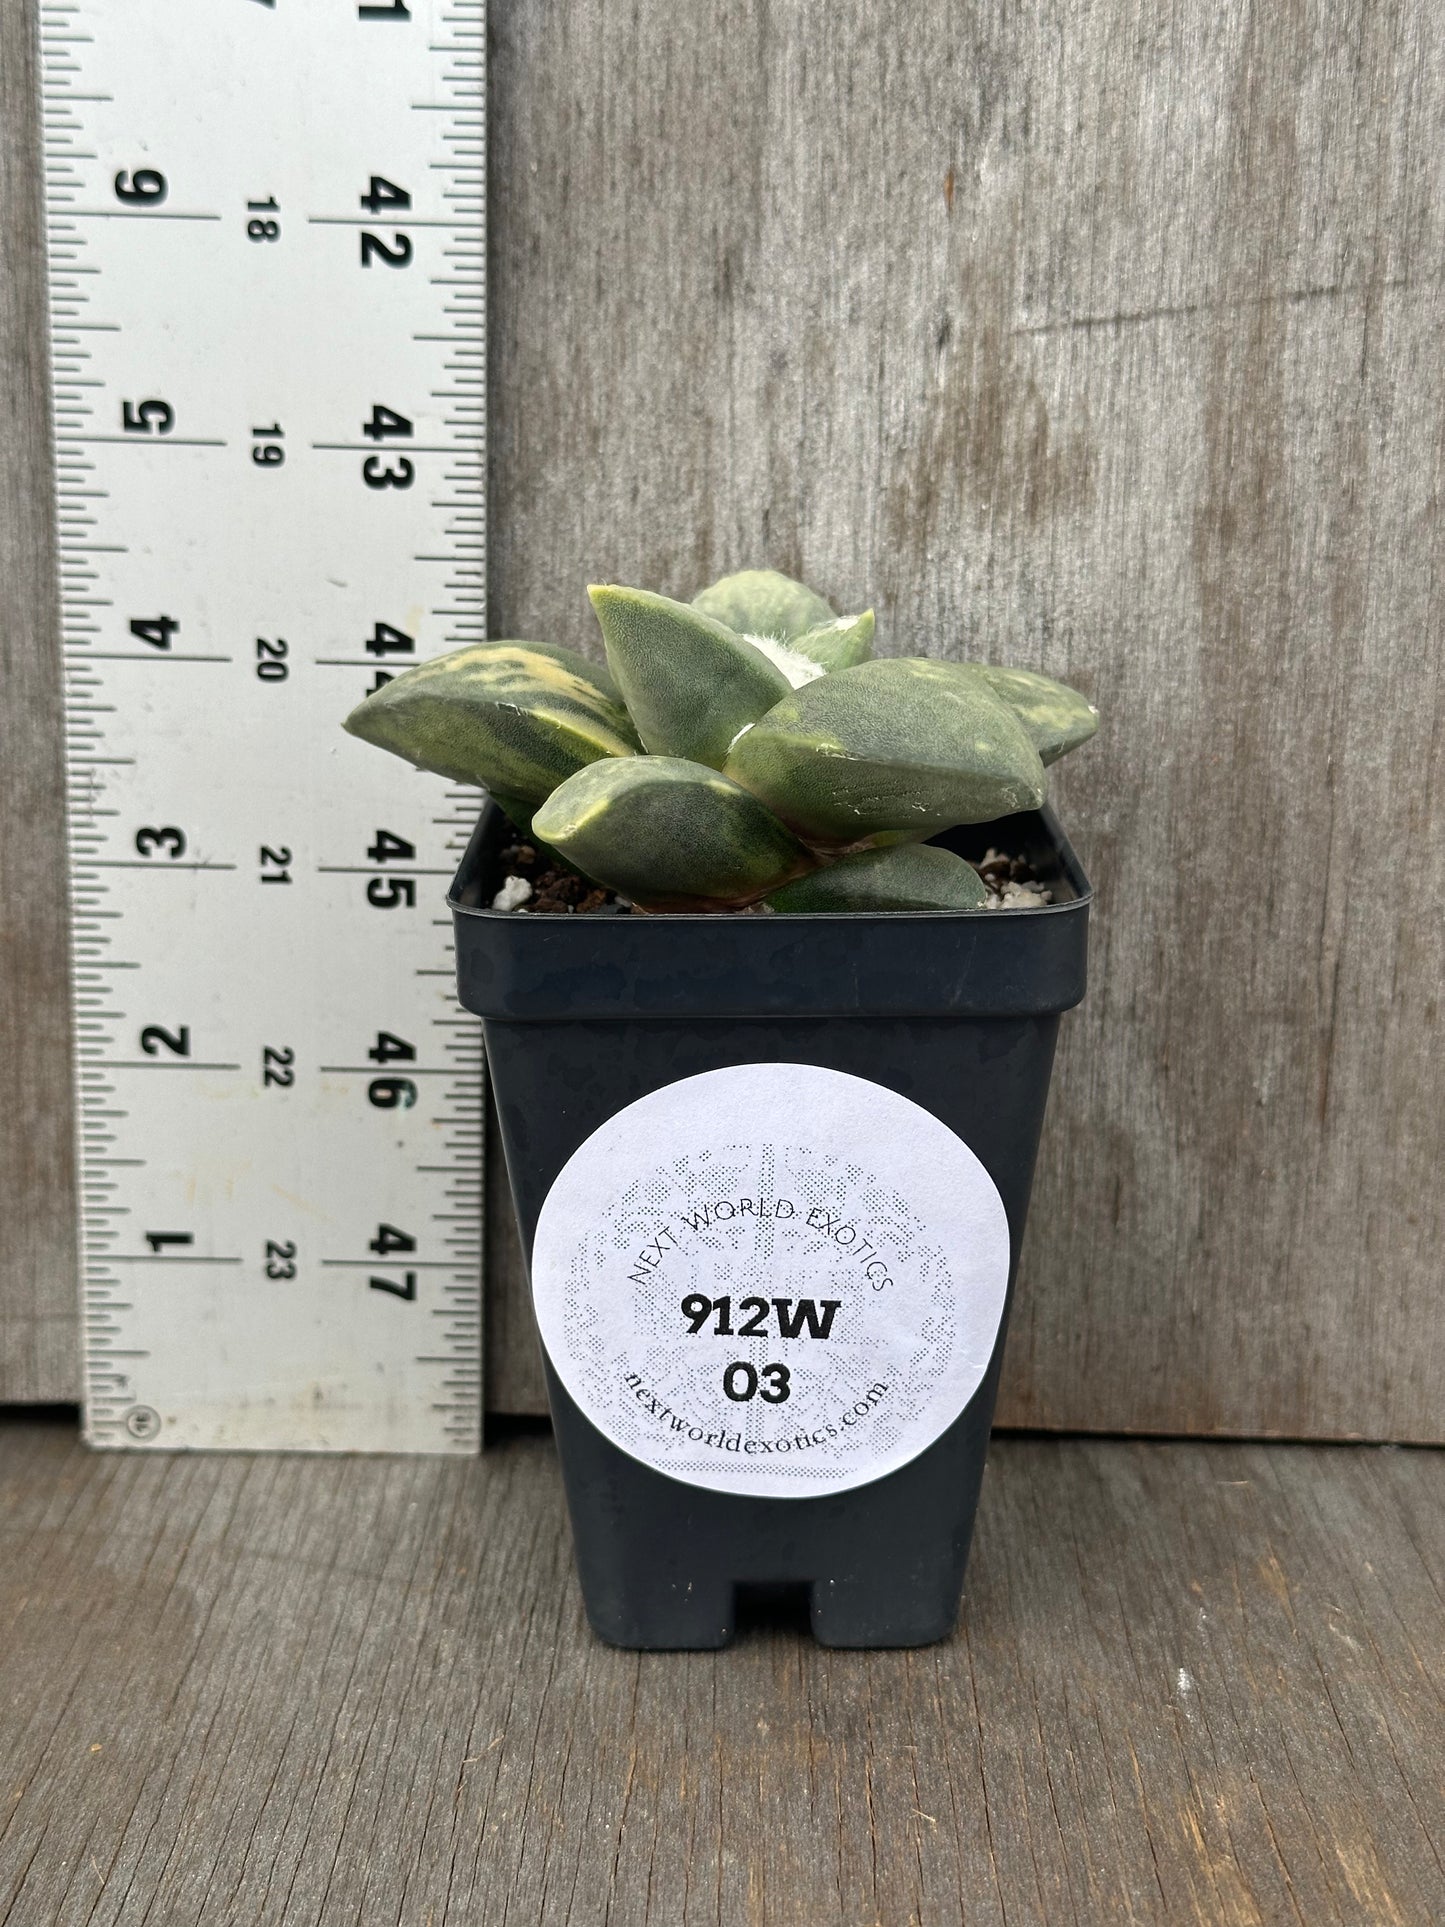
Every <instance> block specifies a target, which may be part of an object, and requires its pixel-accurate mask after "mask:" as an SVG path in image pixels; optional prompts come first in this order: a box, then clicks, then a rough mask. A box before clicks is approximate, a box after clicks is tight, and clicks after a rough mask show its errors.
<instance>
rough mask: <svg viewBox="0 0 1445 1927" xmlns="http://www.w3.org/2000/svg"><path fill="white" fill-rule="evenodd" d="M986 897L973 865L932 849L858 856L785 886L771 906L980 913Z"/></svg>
mask: <svg viewBox="0 0 1445 1927" xmlns="http://www.w3.org/2000/svg"><path fill="white" fill-rule="evenodd" d="M987 900H988V891H987V890H986V889H985V888H984V886H983V884H982V883H981V882H980V880H979V876H978V872H977V871H976V870H975V869H974V868H973V866H972V865H971V864H968V863H965V862H964V860H963V858H962V857H961V856H955V855H954V854H953V852H952V850H939V849H935V847H934V846H933V845H932V844H931V843H899V844H895V845H894V846H893V848H891V849H885V850H859V851H858V852H857V853H856V855H853V856H844V857H839V859H838V861H837V862H836V863H829V864H825V865H824V867H823V868H822V869H820V870H813V871H810V872H809V874H808V875H807V876H802V877H799V878H797V880H796V881H795V882H793V883H785V884H784V885H783V887H782V889H781V890H774V891H773V892H772V893H771V894H770V895H769V897H768V898H767V902H768V904H769V905H770V907H771V908H772V909H774V910H787V911H790V912H792V911H799V910H806V911H821V912H829V911H831V912H834V913H837V912H840V911H846V910H977V909H979V908H980V906H981V905H982V904H984V903H985V902H986V901H987Z"/></svg>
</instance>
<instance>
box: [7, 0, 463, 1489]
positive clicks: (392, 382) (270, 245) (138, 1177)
mask: <svg viewBox="0 0 1445 1927" xmlns="http://www.w3.org/2000/svg"><path fill="white" fill-rule="evenodd" d="M40 13H41V38H42V79H43V112H44V145H45V165H46V180H47V236H48V249H49V265H50V299H51V341H52V363H53V378H54V408H55V446H56V462H57V471H58V500H59V510H58V513H59V546H60V572H61V597H62V627H63V640H64V651H65V671H66V675H65V687H66V732H67V759H68V780H69V828H70V856H71V891H72V912H73V914H72V925H73V958H72V962H73V983H74V1008H75V1035H76V1050H77V1080H78V1118H79V1133H80V1182H81V1191H82V1227H81V1231H82V1252H83V1281H82V1284H83V1294H84V1332H85V1374H86V1430H87V1436H88V1437H89V1439H90V1441H91V1443H92V1444H95V1445H101V1446H138V1447H172V1446H189V1447H198V1448H206V1447H210V1448H244V1449H294V1450H315V1451H352V1452H356V1451H365V1452H453V1453H456V1452H472V1451H475V1450H476V1449H477V1447H478V1443H479V1430H480V1400H481V1386H480V1373H481V1337H480V1334H481V1316H480V1265H481V1228H482V1220H481V1212H482V1197H481V1168H482V1167H481V1151H482V1131H483V1119H484V1108H483V1072H482V1064H481V1043H480V1035H479V1027H478V1026H477V1025H476V1023H475V1022H474V1020H472V1019H470V1018H467V1017H465V1016H464V1015H463V1014H462V1013H461V1012H460V1011H459V1010H458V1008H457V1007H456V1004H455V1001H454V996H453V971H452V959H451V942H450V931H449V920H448V916H447V911H446V906H445V901H444V896H445V889H446V884H447V880H448V878H449V877H450V875H451V873H452V871H453V870H454V868H455V866H456V862H457V859H458V855H459V853H460V852H461V850H462V849H463V847H464V845H465V842H466V838H467V835H468V832H469V830H470V828H471V826H472V823H473V821H474V819H475V815H476V811H477V794H476V792H475V791H463V790H455V791H449V790H447V789H445V788H443V787H442V786H440V785H439V784H438V783H437V782H436V780H435V779H428V778H423V777H420V776H417V775H415V774H414V773H412V772H409V771H407V770H406V769H405V768H404V767H403V766H402V765H401V764H399V763H395V762H393V761H392V760H391V759H390V758H387V757H382V756H379V755H377V754H376V752H375V751H374V750H370V749H368V748H366V747H365V746H364V745H362V744H360V743H357V742H355V741H354V740H353V739H351V738H349V737H346V736H344V735H343V734H342V732H341V730H340V726H339V725H340V721H341V718H342V716H343V715H344V714H345V712H346V711H347V710H348V709H349V708H350V707H351V706H352V705H353V704H354V703H355V702H357V701H359V700H360V698H361V697H362V696H363V695H365V694H366V693H367V692H368V691H369V690H371V689H372V688H374V687H377V686H379V684H378V679H379V678H385V677H387V676H389V675H390V674H393V673H395V672H396V670H397V669H399V668H404V667H406V666H407V665H408V664H409V663H411V662H414V661H417V660H420V659H422V658H424V657H426V656H429V655H434V654H436V653H438V652H440V651H441V650H444V649H448V648H454V647H456V646H458V645H460V644H462V643H465V642H468V641H475V640H478V639H480V638H481V637H482V636H483V635H484V634H485V615H486V610H485V561H486V559H485V528H486V519H485V501H484V473H485V447H484V433H485V428H484V423H485V394H486V389H485V303H486V283H485V276H486V256H485V238H484V236H485V226H484V213H485V173H484V162H485V58H486V56H485V0H406V3H405V4H403V0H385V3H383V4H375V5H358V4H357V3H356V0H224V4H217V5H215V6H209V7H198V6H177V5H175V4H174V0H125V4H124V5H117V4H115V0H44V3H43V4H42V5H41V8H40Z"/></svg>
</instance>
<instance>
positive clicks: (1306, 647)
mask: <svg viewBox="0 0 1445 1927" xmlns="http://www.w3.org/2000/svg"><path fill="white" fill-rule="evenodd" d="M493 15H494V18H493V23H492V33H493V43H494V44H493V67H492V110H493V116H494V122H493V125H494V136H493V174H492V179H493V189H492V221H493V228H492V248H491V258H492V266H493V271H494V276H495V283H494V301H493V326H494V353H493V362H492V432H493V449H494V456H493V465H492V482H493V503H492V511H493V512H492V536H493V544H494V548H493V555H494V575H493V585H492V619H493V626H494V629H495V631H496V632H497V633H507V634H520V635H530V636H541V637H544V638H552V639H555V640H558V641H565V642H573V643H582V644H584V645H587V646H590V645H591V637H590V634H589V623H590V620H591V618H590V616H589V615H588V613H587V610H586V606H585V602H584V599H583V596H582V585H583V583H584V582H585V581H586V580H588V579H589V578H593V577H597V576H613V577H619V578H622V579H628V580H641V581H645V582H648V583H652V584H655V585H656V586H658V587H661V588H664V589H668V590H671V591H674V592H677V593H683V594H686V593H690V592H691V591H692V590H693V589H694V588H695V587H696V586H697V585H698V584H699V583H700V582H702V581H703V580H705V579H706V578H708V577H709V576H710V575H712V574H715V573H718V572H720V571H722V570H723V569H726V568H730V567H735V566H738V565H740V564H744V563H748V562H753V561H768V562H771V563H774V564H776V565H778V566H780V567H782V568H785V569H788V570H791V571H795V572H798V573H802V574H805V575H807V576H808V577H809V578H810V579H812V580H814V581H816V582H817V583H818V584H819V585H820V586H822V587H823V588H825V589H826V590H828V591H829V592H830V593H831V594H833V595H834V597H835V598H836V599H837V600H838V601H839V603H840V605H848V606H853V605H856V604H859V603H861V602H863V601H865V600H868V601H872V602H873V603H874V604H875V605H876V606H877V609H878V612H879V618H880V630H881V634H882V637H883V647H884V648H885V649H886V650H889V651H894V652H901V651H917V650H926V651H929V652H933V653H943V654H961V655H979V654H983V653H985V652H987V653H988V654H990V655H998V656H1002V657H1007V658H1010V659H1012V660H1015V661H1018V662H1021V663H1026V664H1031V665H1035V666H1038V667H1041V668H1043V669H1046V670H1049V671H1051V672H1053V673H1055V674H1059V675H1063V676H1065V677H1067V678H1069V679H1070V680H1072V681H1075V682H1076V683H1078V684H1079V685H1080V686H1081V687H1083V688H1084V689H1086V690H1087V691H1088V692H1089V693H1090V694H1091V695H1093V696H1094V697H1095V698H1096V699H1097V700H1098V702H1099V703H1100V705H1101V707H1102V708H1103V711H1104V716H1105V724H1104V728H1103V731H1102V732H1101V735H1100V737H1099V739H1098V741H1097V742H1096V743H1095V744H1094V745H1093V746H1092V747H1091V748H1090V749H1089V750H1088V751H1087V752H1085V754H1084V755H1083V756H1081V757H1080V758H1079V759H1078V766H1077V768H1072V767H1069V768H1066V770H1065V771H1064V773H1063V775H1062V776H1061V779H1060V782H1059V785H1058V793H1059V798H1060V802H1061V805H1062V808H1063V811H1064V814H1065V816H1066V818H1067V820H1068V822H1069V824H1070V826H1071V827H1072V829H1073V830H1074V832H1075V835H1076V839H1077V841H1078V843H1079V845H1080V848H1081V850H1082V851H1083V853H1084V856H1085V859H1086V861H1087V863H1088V864H1089V865H1090V867H1091V868H1092V871H1093V874H1094V877H1095V880H1096V882H1097V884H1098V886H1099V909H1098V917H1097V924H1096V932H1097V934H1096V942H1095V949H1094V988H1093V991H1092V993H1091V996H1090V998H1089V1001H1088V1003H1087V1004H1086V1005H1085V1007H1084V1008H1083V1010H1082V1011H1081V1012H1079V1013H1078V1014H1077V1015H1075V1016H1074V1017H1073V1018H1071V1019H1070V1020H1068V1022H1067V1024H1066V1028H1065V1036H1064V1042H1063V1047H1062V1051H1061V1059H1060V1064H1059V1071H1058V1077H1057V1082H1056V1089H1055V1096H1054V1100H1053V1103H1052V1107H1051V1113H1050V1118H1049V1122H1048V1126H1047V1127H1046V1133H1045V1145H1044V1151H1043V1160H1042V1164H1041V1168H1040V1174H1039V1181H1038V1187H1037V1191H1036V1198H1035V1208H1034V1218H1033V1228H1032V1231H1031V1234H1030V1240H1029V1246H1028V1249H1027V1252H1026V1254H1025V1261H1024V1267H1023V1274H1022V1283H1021V1291H1020V1296H1019V1303H1018V1309H1017V1312H1016V1317H1015V1325H1014V1331H1013V1336H1012V1340H1011V1358H1010V1369H1009V1376H1008V1383H1007V1388H1006V1392H1005V1396H1004V1400H1003V1404H1002V1411H1001V1416H1002V1417H1003V1418H1004V1419H1005V1420H1006V1421H1009V1422H1013V1423H1022V1424H1028V1425H1047V1426H1079V1427H1107V1428H1138V1429H1144V1430H1162V1431H1176V1430H1177V1431H1200V1432H1211V1431H1217V1432H1237V1433H1252V1434H1253V1433H1257V1434H1286V1435H1301V1436H1337V1435H1363V1436H1367V1437H1387V1436H1393V1437H1398V1438H1419V1439H1423V1438H1434V1439H1439V1438H1441V1437H1445V1407H1442V1400H1441V1396H1440V1391H1439V1387H1440V1384H1441V1383H1442V1381H1445V1294H1442V1293H1441V1292H1440V1289H1439V1286H1440V1276H1441V1260H1440V1252H1441V1249H1442V1232H1445V1223H1442V1205H1441V1187H1440V1185H1439V1183H1438V1155H1439V1152H1438V1140H1439V1136H1440V1122H1441V1119H1440V1099H1439V1091H1440V1089H1441V1081H1442V1080H1441V1070H1442V1066H1441V1044H1440V1021H1439V1007H1438V1000H1439V993H1440V986H1441V982H1442V977H1445V927H1442V919H1441V915H1440V904H1441V900H1442V889H1445V838H1442V836H1441V834H1440V796H1441V790H1442V769H1441V758H1442V731H1441V724H1440V718H1441V700H1440V697H1441V689H1440V683H1441V676H1442V670H1441V659H1442V640H1445V637H1442V628H1445V624H1442V599H1445V586H1442V585H1445V567H1442V562H1445V552H1442V536H1441V517H1440V489H1441V479H1442V467H1445V436H1442V426H1445V361H1442V353H1441V345H1440V327H1439V305H1440V296H1441V290H1442V277H1445V20H1442V16H1441V14H1440V11H1439V9H1438V8H1435V7H1433V6H1431V5H1430V4H1429V3H1428V0H1395V3H1394V4H1389V3H1382V4H1374V5H1368V6H1367V5H1365V4H1363V3H1362V0H1353V4H1337V3H1336V0H1331V3H1330V4H1325V0H1314V3H1313V4H1306V3H1305V0H1294V4H1291V5H1288V6H1286V7H1283V8H1279V7H1276V8H1264V9H1261V8H1258V7H1255V6H1251V5H1248V4H1246V3H1245V0H1220V3H1218V4H1216V3H1215V0H1210V4H1205V0H1175V4H1173V5H1164V6H1162V7H1161V6H1158V5H1153V4H1144V0H1098V4H1095V5H1091V6H1068V7H1066V6H1063V5H1061V4H1059V0H1035V4H1033V5H1024V6H1019V7H1013V8H1007V9H999V8H983V7H972V6H959V5H956V4H953V0H912V4H910V5H909V6H907V7H904V8H891V9H879V8H877V7H873V6H861V5H860V6H849V5H843V6H840V5H837V4H833V3H829V0H809V3H808V4H800V5H797V6H794V7H789V8H776V7H768V6H765V5H763V4H762V3H761V0H716V3H715V4H713V5H711V6H709V7H707V8H702V9H693V8H677V7H675V6H669V5H666V4H664V3H663V0H637V4H635V5H633V6H631V7H627V8H611V7H604V6H603V5H601V4H600V0H566V4H563V0H545V3H544V0H510V4H507V5H499V6H497V7H495V8H494V9H493ZM0 19H3V31H4V43H3V55H4V70H5V87H6V95H5V103H4V104H5V108H6V113H5V123H4V134H3V139H4V143H5V156H6V158H5V163H4V172H3V187H4V191H5V196H6V201H5V207H4V210H3V216H0V219H3V226H0V233H3V237H4V243H5V246H6V249H7V254H8V256H9V260H8V264H7V265H8V272H7V276H6V288H5V292H4V296H3V302H4V306H3V310H0V319H3V325H4V329H5V336H4V341H3V350H4V354H3V360H4V372H3V380H4V382H5V398H6V405H7V408H8V410H9V411H10V412H9V414H8V416H7V420H8V421H9V424H10V427H11V458H10V460H9V462H8V463H7V464H6V469H5V473H4V474H3V478H0V513H3V516H4V529H3V533H0V540H3V542H4V545H5V546H4V550H3V557H4V560H5V562H6V570H5V574H6V591H5V592H6V597H7V600H6V604H5V610H6V627H5V634H4V637H3V648H4V652H5V653H4V665H5V672H6V676H7V685H6V695H5V700H6V704H7V712H6V713H7V731H8V732H10V733H13V735H14V737H15V738H16V739H17V745H16V747H15V748H13V749H12V750H11V751H10V752H9V753H8V754H7V758H6V765H5V774H4V779H3V780H4V783H5V785H6V787H5V791H4V796H3V806H4V808H5V811H6V821H7V823H10V824H15V823H23V824H24V826H25V834H24V835H23V836H17V835H16V834H14V833H11V834H8V835H7V836H6V837H5V838H4V839H3V840H0V851H3V859H0V860H3V862H4V864H5V887H4V890H3V892H0V915H3V917H4V920H5V921H4V925H3V929H4V943H5V965H6V977H7V985H8V988H7V991H6V997H5V1003H4V1032H3V1039H0V1047H3V1050H4V1058H5V1061H6V1063H7V1065H8V1066H9V1067H10V1071H11V1103H10V1104H9V1105H8V1106H7V1107H6V1113H5V1119H4V1126H3V1130H4V1152H3V1160H4V1161H3V1165H0V1181H3V1183H4V1185H5V1198H6V1217H7V1222H8V1225H9V1227H10V1236H9V1237H8V1238H7V1239H6V1240H5V1248H4V1264H5V1273H4V1278H3V1285H0V1395H6V1394H8V1395H10V1396H17V1395H18V1396H27V1397H39V1396H49V1397H56V1396H71V1395H73V1394H74V1390H75V1367H74V1360H73V1347H72V1344H71V1342H70V1340H71V1337H72V1334H71V1332H70V1330H69V1326H68V1320H69V1316H70V1314H69V1303H70V1290H71V1286H70V1247H69V1244H68V1240H67V1232H66V1229H65V1224H66V1205H67V1190H66V1185H67V1179H66V1175H65V1173H66V1163H65V1157H66V1154H65V1124H64V1118H63V1111H64V1098H63V1093H64V1091H65V1088H66V1081H67V1079H66V1071H65V1059H64V1051H65V1019H64V1010H63V1007H62V1005H61V1004H60V1002H59V1001H58V999H57V996H56V990H55V986H56V983H57V982H58V978H59V974H60V971H61V968H62V950H61V933H60V928H59V918H58V912H57V909H56V886H57V879H58V869H57V865H58V860H59V851H60V843H59V829H58V815H57V809H58V802H57V799H58V795H59V790H58V775H57V771H58V766H57V762H56V747H55V745H56V737H57V730H58V717H57V710H56V696H55V677H54V673H53V666H52V665H53V660H54V616H53V606H52V600H51V594H50V587H49V574H48V555H49V551H48V543H49V533H48V522H47V515H48V510H47V507H46V495H45V486H44V473H45V429H44V414H43V408H42V405H41V403H42V385H41V379H40V375H39V372H38V370H39V368H40V366H41V364H42V358H43V310H42V302H41V287H40V280H39V275H38V272H37V269H36V265H35V254H34V250H35V247H36V245H37V227H36V221H35V195H36V192H37V189H36V149H35V142H34V138H33V134H32V125H31V121H30V119H29V118H28V115H27V112H26V91H27V84H28V68H27V64H26V63H27V54H26V51H25V49H26V35H27V31H28V29H27V22H26V15H25V11H24V8H23V6H22V5H21V4H19V0H6V5H5V9H4V12H3V15H0ZM493 1222H494V1225H495V1226H497V1227H498V1229H497V1236H496V1255H497V1265H496V1275H497V1281H498V1286H497V1288H498V1289H499V1290H500V1291H502V1292H504V1293H505V1294H507V1296H506V1300H505V1302H504V1303H503V1304H501V1305H500V1306H499V1307H498V1309H497V1315H496V1318H495V1319H494V1324H493V1332H492V1338H493V1348H492V1366H491V1384H492V1396H493V1400H494V1403H496V1404H497V1405H498V1406H500V1407H501V1408H503V1409H526V1408H528V1407H529V1406H531V1405H533V1404H534V1403H535V1402H536V1399H537V1397H538V1385H537V1379H536V1373H535V1365H534V1362H533V1354H532V1348H531V1339H530V1335H529V1332H528V1328H527V1324H526V1319H525V1316H524V1307H523V1306H522V1305H521V1303H520V1299H519V1292H520V1274H519V1269H518V1266H517V1262H516V1256H515V1252H514V1250H513V1249H512V1248H511V1246H510V1244H509V1241H508V1237H507V1233H506V1230H505V1224H504V1220H503V1216H502V1214H501V1213H496V1214H494V1219H493ZM62 1341H64V1342H62Z"/></svg>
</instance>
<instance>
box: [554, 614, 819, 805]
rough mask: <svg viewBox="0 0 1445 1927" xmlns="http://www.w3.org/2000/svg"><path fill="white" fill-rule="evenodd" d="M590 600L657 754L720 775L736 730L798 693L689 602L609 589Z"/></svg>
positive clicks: (610, 659)
mask: <svg viewBox="0 0 1445 1927" xmlns="http://www.w3.org/2000/svg"><path fill="white" fill-rule="evenodd" d="M587 593H588V595H589V596H590V597H591V598H592V607H593V608H594V609H595V610H596V611H597V620H598V621H599V622H600V623H601V625H602V637H603V641H604V642H605V643H606V645H607V664H608V667H609V668H610V669H611V671H612V674H613V677H614V678H615V680H616V683H617V687H618V688H619V689H620V690H621V692H622V698H623V701H624V702H625V703H626V704H627V709H628V713H629V714H630V715H631V717H632V720H633V722H634V723H635V724H636V726H637V733H638V735H639V736H640V737H641V738H642V742H643V745H644V747H645V748H647V749H648V750H649V751H650V752H651V753H652V754H654V755H658V756H682V757H685V758H687V759H688V760H689V761H690V762H694V763H707V764H710V765H711V766H712V768H714V769H717V768H720V767H721V765H722V761H723V758H724V757H725V756H726V755H727V753H728V746H729V744H730V743H731V742H732V740H733V738H734V737H735V736H736V735H737V733H738V731H739V730H741V729H746V728H747V726H748V724H749V723H753V722H756V721H757V719H758V717H759V716H762V715H764V714H766V712H767V711H768V710H769V709H771V708H772V706H773V704H774V703H776V702H777V701H778V700H779V698H780V697H782V696H786V695H787V693H788V690H789V689H790V687H791V686H792V685H791V683H790V682H789V680H788V678H787V676H785V675H784V673H783V671H782V670H781V669H780V668H778V667H777V665H776V664H774V663H772V662H770V661H769V660H768V658H767V657H766V656H765V655H764V654H763V653H762V651H761V650H759V649H755V648H754V647H753V645H752V644H751V643H750V642H745V641H744V640H743V638H742V637H741V636H739V635H737V634H735V633H734V632H733V630H731V629H729V628H728V627H727V626H726V625H725V624H724V623H721V622H716V621H714V620H713V618H712V617H711V616H708V615H704V614H702V613H701V611H699V610H698V609H695V608H693V606H692V605H691V604H690V603H687V602H674V601H673V600H672V598H671V597H670V596H665V595H653V594H652V593H651V591H650V590H647V589H624V588H620V587H616V586H614V585H611V584H594V585H593V587H591V588H590V589H589V590H588V591H587Z"/></svg>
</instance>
